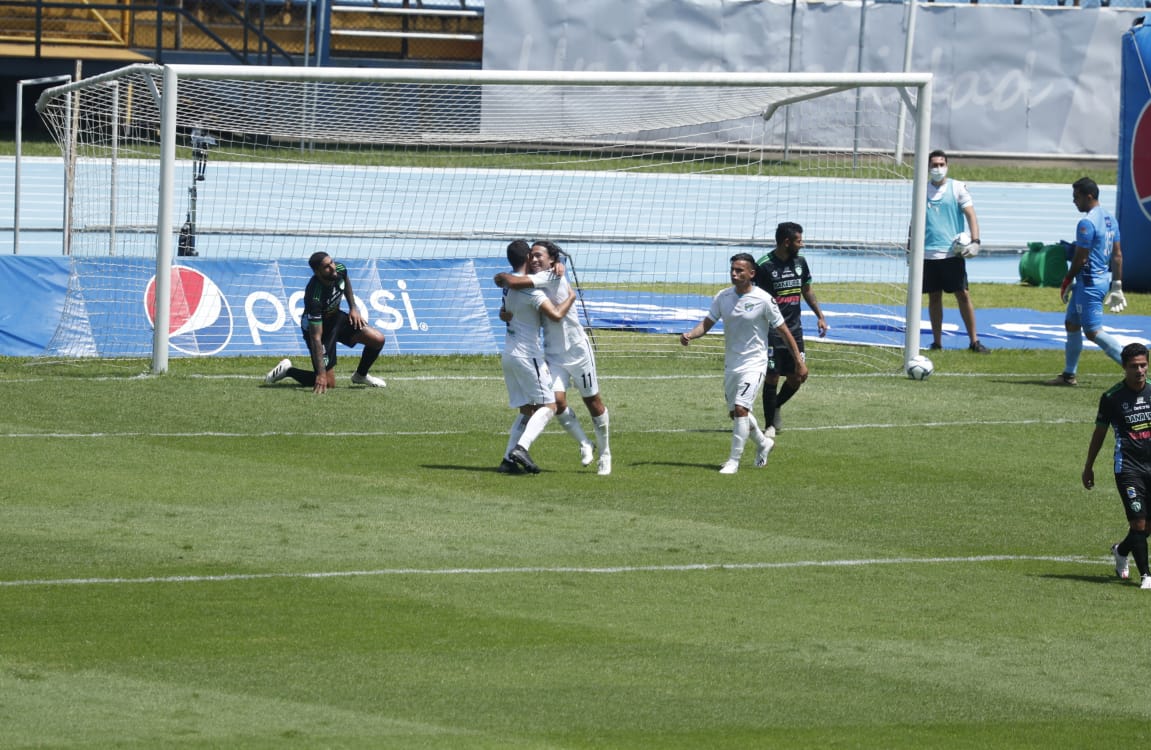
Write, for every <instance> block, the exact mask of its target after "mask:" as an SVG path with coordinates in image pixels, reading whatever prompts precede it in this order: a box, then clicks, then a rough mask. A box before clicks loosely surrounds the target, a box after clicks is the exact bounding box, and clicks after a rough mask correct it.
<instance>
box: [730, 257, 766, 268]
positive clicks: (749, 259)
mask: <svg viewBox="0 0 1151 750" xmlns="http://www.w3.org/2000/svg"><path fill="white" fill-rule="evenodd" d="M737 260H746V261H747V263H748V265H750V266H751V270H753V271H758V270H759V266H757V265H756V262H755V256H754V255H752V254H751V253H736V254H735V255H733V256H731V260H730V261H729V263H735V262H736V261H737Z"/></svg>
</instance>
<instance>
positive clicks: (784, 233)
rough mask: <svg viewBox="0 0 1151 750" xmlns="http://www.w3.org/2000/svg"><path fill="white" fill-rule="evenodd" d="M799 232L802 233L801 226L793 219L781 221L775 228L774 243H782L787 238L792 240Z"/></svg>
mask: <svg viewBox="0 0 1151 750" xmlns="http://www.w3.org/2000/svg"><path fill="white" fill-rule="evenodd" d="M801 234H803V227H801V226H800V225H798V224H796V223H795V222H794V221H784V222H781V223H780V225H779V226H777V227H776V228H775V244H777V245H782V244H783V243H785V242H787V241H788V240H794V239H795V238H796V237H798V236H799V235H801Z"/></svg>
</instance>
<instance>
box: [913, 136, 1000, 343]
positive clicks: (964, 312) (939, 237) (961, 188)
mask: <svg viewBox="0 0 1151 750" xmlns="http://www.w3.org/2000/svg"><path fill="white" fill-rule="evenodd" d="M928 168H929V169H930V170H931V172H930V174H931V182H930V183H928V185H927V231H926V233H925V234H924V238H923V258H924V260H923V292H924V294H926V295H927V311H928V315H929V317H930V318H931V348H932V349H933V350H934V349H942V348H943V293H944V292H947V293H948V294H954V295H955V302H956V304H957V305H958V307H959V315H960V317H962V318H963V325H965V326H966V327H967V338H968V339H970V341H971V343H970V344H969V345H968V347H967V348H968V349H969V350H970V351H973V352H977V353H979V354H987V352H988V349H987V347H985V346H984V345H983V344H982V343H980V341H979V335H978V333H976V330H975V305H974V304H973V303H972V301H971V294H970V293H969V292H968V291H967V258H969V257H971V256H973V255H974V254H975V253H976V252H978V250H979V246H980V241H979V219H978V218H976V216H975V205H974V204H973V203H972V201H971V194H970V193H969V192H967V185H965V184H963V183H962V182H960V181H959V180H952V179H948V177H947V154H945V153H944V152H943V151H940V150H935V151H932V152H931V156H930V157H928ZM965 219H966V221H967V232H968V234H970V240H969V241H968V242H962V241H959V242H957V239H958V238H959V236H960V234H961V233H963V231H964V229H963V227H964V220H965ZM964 239H966V238H964Z"/></svg>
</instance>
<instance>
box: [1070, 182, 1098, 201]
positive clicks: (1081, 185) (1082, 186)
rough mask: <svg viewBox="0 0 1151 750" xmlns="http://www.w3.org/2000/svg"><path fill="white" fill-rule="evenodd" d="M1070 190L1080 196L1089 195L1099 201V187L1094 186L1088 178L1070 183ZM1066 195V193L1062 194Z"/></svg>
mask: <svg viewBox="0 0 1151 750" xmlns="http://www.w3.org/2000/svg"><path fill="white" fill-rule="evenodd" d="M1071 189H1072V190H1074V191H1075V192H1076V193H1079V194H1080V195H1089V196H1091V197H1092V198H1094V199H1095V200H1099V186H1098V185H1096V184H1095V180H1093V179H1091V178H1090V177H1080V178H1079V179H1078V180H1076V181H1075V182H1073V183H1071ZM1064 195H1066V193H1064Z"/></svg>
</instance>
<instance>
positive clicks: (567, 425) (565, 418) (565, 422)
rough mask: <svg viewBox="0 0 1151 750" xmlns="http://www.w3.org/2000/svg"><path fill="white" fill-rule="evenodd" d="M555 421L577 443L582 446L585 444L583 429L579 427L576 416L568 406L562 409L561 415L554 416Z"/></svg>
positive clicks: (585, 436)
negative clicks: (557, 421) (556, 420)
mask: <svg viewBox="0 0 1151 750" xmlns="http://www.w3.org/2000/svg"><path fill="white" fill-rule="evenodd" d="M556 419H558V420H559V423H560V424H561V425H562V426H563V428H564V429H565V430H567V434H569V435H571V436H572V438H573V439H574V440H575V441H576V442H577V443H579V444H580V445H583V444H584V443H586V442H587V435H586V434H585V433H584V431H583V427H581V426H580V423H579V417H577V416H576V413H575V412H574V411H572V408H571V407H570V406H569V407H567V408H566V409H564V410H563V412H562V413H560V414H556Z"/></svg>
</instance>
